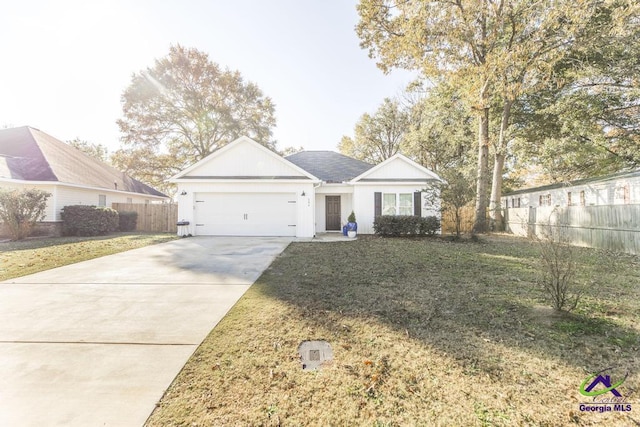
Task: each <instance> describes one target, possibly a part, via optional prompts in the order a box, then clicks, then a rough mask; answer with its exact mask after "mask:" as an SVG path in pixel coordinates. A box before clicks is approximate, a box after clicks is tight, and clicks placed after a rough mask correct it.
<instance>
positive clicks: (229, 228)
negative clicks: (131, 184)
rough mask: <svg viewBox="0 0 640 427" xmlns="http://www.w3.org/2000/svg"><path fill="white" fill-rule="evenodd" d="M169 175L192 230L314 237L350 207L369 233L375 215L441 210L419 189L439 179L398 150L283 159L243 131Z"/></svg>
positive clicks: (335, 226)
mask: <svg viewBox="0 0 640 427" xmlns="http://www.w3.org/2000/svg"><path fill="white" fill-rule="evenodd" d="M170 181H171V182H174V183H176V184H177V186H178V190H177V194H178V196H177V198H178V218H179V219H180V220H181V221H186V222H189V225H188V230H189V231H188V232H189V234H192V235H196V236H198V235H227V236H295V237H313V236H315V235H316V234H317V233H325V232H334V231H335V232H338V231H341V230H342V225H343V224H345V223H346V221H347V217H348V215H349V214H350V213H351V211H352V210H353V211H354V212H355V214H356V219H357V222H358V232H359V233H364V234H371V233H373V221H374V219H375V217H376V216H378V215H382V214H386V215H420V216H423V217H426V216H431V215H433V216H438V217H439V215H440V209H439V207H440V206H439V200H432V199H431V198H430V197H428V193H429V192H425V193H423V192H422V190H425V189H427V188H429V187H431V186H433V184H434V183H435V182H438V181H441V180H440V178H439V177H438V176H437V175H436V174H435V173H433V172H431V171H430V170H428V169H426V168H424V167H422V166H420V165H419V164H417V163H415V162H413V161H412V160H410V159H408V158H406V157H405V156H403V155H400V154H397V155H395V156H393V157H391V158H389V159H387V160H385V161H384V162H382V163H380V164H378V165H371V164H369V163H365V162H362V161H359V160H356V159H353V158H350V157H347V156H344V155H342V154H338V153H334V152H331V151H303V152H300V153H296V154H293V155H290V156H287V157H282V156H280V155H278V154H277V153H275V152H273V151H271V150H269V149H268V148H266V147H264V146H263V145H261V144H258V143H257V142H255V141H253V140H251V139H250V138H247V137H241V138H238V139H237V140H235V141H233V142H231V143H229V144H227V145H226V146H224V147H222V148H220V149H218V150H217V151H215V152H214V153H212V154H211V155H209V156H208V157H206V158H204V159H202V160H201V161H199V162H197V163H196V164H194V165H192V166H191V167H189V168H187V169H185V170H183V171H182V172H180V173H179V174H177V175H175V176H174V177H172V178H171V180H170ZM181 232H184V230H182V231H181Z"/></svg>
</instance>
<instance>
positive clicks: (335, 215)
mask: <svg viewBox="0 0 640 427" xmlns="http://www.w3.org/2000/svg"><path fill="white" fill-rule="evenodd" d="M325 197H326V199H325V211H326V212H327V231H334V230H337V231H340V196H325Z"/></svg>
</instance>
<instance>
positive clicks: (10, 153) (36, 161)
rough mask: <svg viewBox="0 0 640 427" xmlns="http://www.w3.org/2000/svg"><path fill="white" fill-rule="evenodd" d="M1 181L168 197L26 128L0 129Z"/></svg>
mask: <svg viewBox="0 0 640 427" xmlns="http://www.w3.org/2000/svg"><path fill="white" fill-rule="evenodd" d="M0 178H12V179H18V180H23V181H57V182H61V183H68V184H77V185H84V186H87V187H98V188H107V189H110V190H118V191H127V192H131V193H140V194H148V195H152V196H160V197H167V196H166V195H165V194H162V193H161V192H159V191H158V190H156V189H154V188H152V187H150V186H148V185H146V184H144V183H142V182H140V181H138V180H135V179H133V178H131V177H130V176H128V175H126V174H125V173H124V172H120V171H119V170H117V169H115V168H113V167H111V166H109V165H107V164H106V163H103V162H101V161H99V160H97V159H94V158H92V157H89V156H87V155H86V154H84V153H83V152H81V151H80V150H77V149H75V148H74V147H72V146H70V145H68V144H65V143H64V142H62V141H59V140H57V139H56V138H54V137H52V136H51V135H48V134H46V133H44V132H42V131H40V130H38V129H34V128H31V127H28V126H23V127H19V128H12V129H3V130H0ZM116 185H117V188H116Z"/></svg>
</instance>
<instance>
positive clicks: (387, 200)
mask: <svg viewBox="0 0 640 427" xmlns="http://www.w3.org/2000/svg"><path fill="white" fill-rule="evenodd" d="M395 214H396V195H395V194H383V195H382V215H395Z"/></svg>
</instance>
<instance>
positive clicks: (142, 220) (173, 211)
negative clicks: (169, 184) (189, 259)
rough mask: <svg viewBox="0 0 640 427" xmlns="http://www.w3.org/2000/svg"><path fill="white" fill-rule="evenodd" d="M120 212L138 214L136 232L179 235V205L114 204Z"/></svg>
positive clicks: (114, 207)
mask: <svg viewBox="0 0 640 427" xmlns="http://www.w3.org/2000/svg"><path fill="white" fill-rule="evenodd" d="M111 207H112V208H113V209H115V210H117V211H118V212H127V211H128V212H137V213H138V222H137V223H136V231H144V232H149V233H177V232H178V228H177V226H176V223H177V222H178V205H177V204H175V203H162V204H152V203H113V204H112V205H111Z"/></svg>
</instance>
